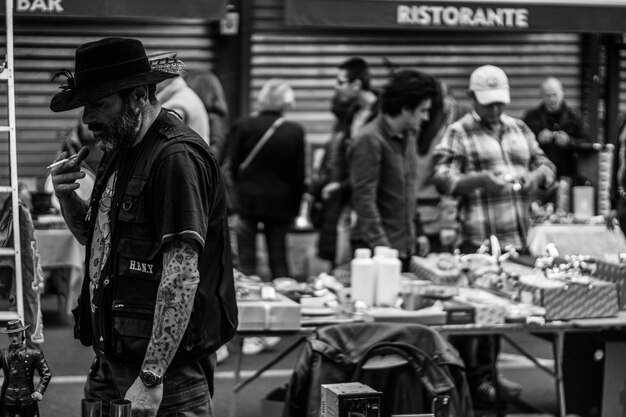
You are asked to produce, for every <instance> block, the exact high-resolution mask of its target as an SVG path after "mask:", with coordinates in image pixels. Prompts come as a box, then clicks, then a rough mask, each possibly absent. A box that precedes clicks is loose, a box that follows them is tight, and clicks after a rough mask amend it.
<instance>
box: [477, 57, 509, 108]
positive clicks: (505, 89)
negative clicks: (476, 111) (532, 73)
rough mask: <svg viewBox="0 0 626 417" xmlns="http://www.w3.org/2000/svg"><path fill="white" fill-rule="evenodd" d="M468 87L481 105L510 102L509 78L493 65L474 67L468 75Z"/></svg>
mask: <svg viewBox="0 0 626 417" xmlns="http://www.w3.org/2000/svg"><path fill="white" fill-rule="evenodd" d="M469 89H470V90H471V91H473V92H474V95H475V97H476V101H478V102H479V103H480V104H483V105H487V104H491V103H504V104H509V103H510V102H511V95H510V93H509V79H508V77H507V76H506V74H505V73H504V71H502V69H501V68H498V67H496V66H493V65H483V66H482V67H478V68H476V69H475V70H474V72H472V75H470V81H469Z"/></svg>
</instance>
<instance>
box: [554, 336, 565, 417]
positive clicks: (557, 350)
mask: <svg viewBox="0 0 626 417" xmlns="http://www.w3.org/2000/svg"><path fill="white" fill-rule="evenodd" d="M564 346H565V332H563V331H557V332H556V333H555V335H554V339H553V341H552V350H553V355H554V373H555V379H554V381H555V384H556V387H555V388H556V396H557V405H558V407H559V417H565V413H566V409H565V408H566V407H565V383H564V381H563V348H564Z"/></svg>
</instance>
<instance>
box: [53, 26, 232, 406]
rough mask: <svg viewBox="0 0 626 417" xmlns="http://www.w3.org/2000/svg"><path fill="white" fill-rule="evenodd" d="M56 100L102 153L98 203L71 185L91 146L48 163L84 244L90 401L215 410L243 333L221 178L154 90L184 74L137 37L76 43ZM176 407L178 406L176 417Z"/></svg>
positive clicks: (79, 332)
mask: <svg viewBox="0 0 626 417" xmlns="http://www.w3.org/2000/svg"><path fill="white" fill-rule="evenodd" d="M62 75H65V76H66V77H67V84H66V85H64V86H62V87H61V88H62V91H61V92H59V93H58V94H56V95H55V96H54V97H53V98H52V101H51V103H50V108H51V109H52V111H55V112H60V111H66V110H71V109H76V108H79V107H84V112H83V116H82V120H83V122H84V123H86V124H87V126H88V127H89V130H91V131H92V132H93V135H94V138H95V139H96V140H97V141H99V144H100V146H102V147H103V149H104V155H103V157H102V160H101V162H100V165H99V167H98V172H97V174H96V180H95V185H94V189H93V192H92V195H91V199H90V201H84V200H81V198H80V197H79V196H78V194H77V193H76V191H75V190H76V189H77V188H78V187H79V185H78V183H77V180H78V179H79V178H82V177H84V173H83V172H81V171H80V164H81V162H82V160H83V159H84V158H85V156H86V154H87V153H88V149H87V148H83V149H81V150H80V151H79V152H78V153H77V154H76V155H77V156H76V157H75V158H71V159H69V160H67V161H65V162H61V159H62V158H64V157H65V156H67V155H64V154H63V153H62V154H61V155H59V157H58V158H57V159H59V161H58V162H59V164H58V165H56V164H55V166H54V167H52V172H51V175H52V183H53V185H54V191H55V194H56V196H57V197H58V199H59V202H60V204H61V211H62V213H63V216H64V218H65V220H66V222H67V224H68V227H69V228H70V230H71V231H72V233H73V234H74V236H75V237H76V238H77V239H78V240H79V241H80V242H81V243H83V244H85V245H86V247H87V250H86V253H87V256H86V260H85V266H86V268H85V269H86V271H85V279H84V281H83V287H82V291H81V295H80V297H79V299H78V307H77V308H76V309H75V310H74V315H75V319H76V324H75V332H74V334H75V335H76V336H77V338H78V339H80V341H81V342H82V343H83V344H84V345H86V346H92V347H93V349H94V351H95V354H96V359H95V361H94V363H93V365H92V368H91V370H90V372H89V376H88V378H87V382H86V384H85V396H86V397H87V398H90V399H99V400H101V401H102V405H103V416H104V417H107V416H108V415H109V404H110V402H111V401H112V400H116V399H121V398H126V399H128V400H130V401H131V403H132V408H133V415H134V416H140V417H154V416H159V417H161V416H163V417H165V416H172V415H179V414H184V415H185V416H190V417H191V416H197V417H200V416H202V417H211V416H213V410H212V402H211V395H212V394H213V372H214V366H215V355H214V352H215V351H216V350H217V349H218V348H219V347H220V346H221V345H222V344H224V343H225V342H226V341H228V340H229V339H230V338H231V337H232V336H233V335H234V333H235V329H236V327H237V304H236V300H235V291H234V280H233V269H232V263H231V254H230V243H229V233H228V223H227V218H226V198H225V192H224V182H223V178H222V176H221V174H220V169H219V166H218V164H217V161H216V160H215V158H214V157H213V155H212V154H211V153H210V152H209V147H208V145H207V143H206V142H205V141H204V140H203V139H202V138H201V137H200V136H199V135H198V133H196V132H195V131H193V130H192V129H190V128H189V127H188V126H186V125H185V124H184V123H183V122H182V121H181V120H180V119H179V118H178V117H176V116H174V115H172V114H171V113H170V112H169V111H167V110H166V109H163V108H162V107H161V104H160V103H159V101H158V100H157V98H156V96H155V92H156V85H157V84H158V83H160V82H162V81H165V80H167V79H171V78H174V77H176V76H177V75H176V74H173V73H170V72H164V71H160V70H158V69H155V68H153V67H152V66H151V65H150V62H149V60H148V57H147V55H146V51H145V50H144V47H143V44H142V43H141V42H140V41H139V40H137V39H127V38H118V37H111V38H104V39H101V40H98V41H95V42H89V43H86V44H84V45H81V46H80V47H78V49H77V50H76V62H75V71H74V73H72V72H70V71H67V70H65V71H63V72H62ZM177 413H178V414H177Z"/></svg>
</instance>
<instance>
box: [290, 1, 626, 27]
mask: <svg viewBox="0 0 626 417" xmlns="http://www.w3.org/2000/svg"><path fill="white" fill-rule="evenodd" d="M286 2H287V8H286V23H287V24H289V25H298V26H314V27H319V26H329V27H333V28H336V29H337V28H379V29H381V28H395V29H436V30H499V31H559V32H618V33H621V32H626V0H595V1H588V0H585V1H583V0H569V1H565V0H552V1H550V0H547V1H543V0H526V1H517V0H497V1H490V0H483V1H479V0H465V1H460V2H459V1H446V0H430V1H428V0H424V1H415V0H404V1H402V0H286Z"/></svg>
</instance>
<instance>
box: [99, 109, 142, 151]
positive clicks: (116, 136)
mask: <svg viewBox="0 0 626 417" xmlns="http://www.w3.org/2000/svg"><path fill="white" fill-rule="evenodd" d="M94 127H96V126H94ZM140 130H141V112H139V111H138V112H137V113H135V112H133V110H132V108H131V107H130V105H129V104H128V103H125V104H124V108H123V109H122V113H121V114H120V117H119V118H118V119H117V120H115V121H114V122H113V123H112V124H110V125H98V126H97V129H95V132H94V138H95V139H96V140H97V141H98V143H99V146H100V147H101V148H102V149H103V150H104V151H105V152H111V151H114V150H118V149H121V148H130V147H131V146H133V144H134V143H135V140H136V139H137V137H138V136H139V131H140Z"/></svg>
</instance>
